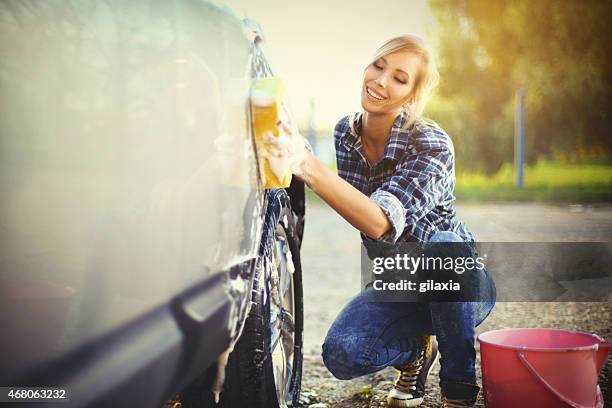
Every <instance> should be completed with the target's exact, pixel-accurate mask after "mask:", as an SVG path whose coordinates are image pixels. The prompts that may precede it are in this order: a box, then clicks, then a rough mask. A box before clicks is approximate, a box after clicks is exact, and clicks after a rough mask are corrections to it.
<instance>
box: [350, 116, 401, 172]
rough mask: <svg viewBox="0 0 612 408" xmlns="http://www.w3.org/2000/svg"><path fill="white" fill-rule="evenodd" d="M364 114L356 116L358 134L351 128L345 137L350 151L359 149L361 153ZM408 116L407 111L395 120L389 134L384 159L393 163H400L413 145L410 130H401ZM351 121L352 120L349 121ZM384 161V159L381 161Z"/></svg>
mask: <svg viewBox="0 0 612 408" xmlns="http://www.w3.org/2000/svg"><path fill="white" fill-rule="evenodd" d="M362 118H363V113H362V112H359V113H357V114H356V115H355V117H354V119H355V122H354V128H355V132H356V134H355V133H354V132H353V131H352V129H351V127H350V126H349V127H348V130H347V131H346V133H345V135H344V146H345V147H346V148H347V149H349V150H353V149H358V150H359V151H361V149H362V145H361V128H362V122H361V121H362ZM407 119H408V115H407V113H406V111H404V110H402V111H401V112H400V114H399V115H397V117H396V118H395V121H394V122H393V126H391V131H390V132H389V139H388V140H387V144H386V145H385V152H384V154H383V159H385V158H386V159H389V160H392V161H398V160H399V159H400V158H401V157H402V155H403V154H404V153H405V152H406V150H407V149H408V145H409V144H410V143H411V138H412V137H411V135H410V132H409V131H408V130H401V128H402V126H403V125H404V124H405V123H406V120H407ZM349 120H350V119H349ZM381 160H382V159H381Z"/></svg>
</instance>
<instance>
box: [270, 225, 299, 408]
mask: <svg viewBox="0 0 612 408" xmlns="http://www.w3.org/2000/svg"><path fill="white" fill-rule="evenodd" d="M275 235H276V239H275V242H274V247H273V250H272V268H271V273H272V276H271V280H270V281H271V290H270V293H271V295H270V328H271V342H270V344H271V355H272V369H273V372H274V383H275V386H276V395H277V397H278V402H279V404H280V405H281V407H286V406H287V402H290V401H291V395H290V390H291V380H292V377H293V357H294V355H293V354H294V344H295V326H294V316H295V299H294V291H293V259H292V254H291V250H290V249H289V242H288V241H287V236H286V234H285V231H284V229H283V228H282V227H281V226H280V225H278V226H277V227H276V234H275Z"/></svg>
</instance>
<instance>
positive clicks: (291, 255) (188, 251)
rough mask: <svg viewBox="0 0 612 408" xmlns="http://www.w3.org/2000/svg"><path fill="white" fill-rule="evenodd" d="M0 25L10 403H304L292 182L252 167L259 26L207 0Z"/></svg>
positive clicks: (83, 9) (113, 4) (0, 198)
mask: <svg viewBox="0 0 612 408" xmlns="http://www.w3.org/2000/svg"><path fill="white" fill-rule="evenodd" d="M0 17H1V18H0V53H1V54H2V58H0V89H1V102H0V104H1V105H0V106H1V108H0V109H1V113H2V115H1V117H0V169H1V171H0V187H1V191H2V193H1V195H0V242H1V246H0V248H1V249H0V251H1V252H0V327H1V328H2V333H3V334H2V336H0V353H1V356H0V386H3V387H9V388H6V389H7V390H9V391H7V392H10V390H12V391H13V393H12V394H11V395H12V397H10V398H9V397H8V396H2V398H9V400H10V401H14V400H20V401H25V400H26V399H27V400H28V401H34V402H40V401H41V399H40V398H54V399H64V400H67V401H68V406H75V407H109V406H112V407H161V406H163V405H164V404H166V402H167V401H168V400H171V401H174V403H175V404H178V403H180V404H181V405H182V406H183V407H206V406H223V407H261V408H271V407H287V406H297V405H298V399H299V393H300V380H301V367H302V343H303V340H302V337H303V309H302V269H301V262H300V246H301V242H302V237H303V231H304V222H305V194H304V183H303V182H302V181H300V180H299V179H296V178H293V180H292V181H291V185H290V186H288V187H286V188H274V189H265V188H264V185H263V182H262V179H261V176H260V163H259V160H258V158H257V151H256V144H255V142H254V136H253V128H252V120H253V118H252V109H251V105H250V103H249V101H250V99H249V98H250V95H251V89H252V84H253V82H254V81H256V80H257V79H258V78H265V77H271V76H273V72H272V69H271V68H270V65H269V63H268V62H267V59H266V56H265V52H264V46H263V38H262V34H261V29H260V28H259V26H258V25H257V24H256V23H254V22H253V21H251V20H248V19H240V18H238V17H236V16H235V15H234V14H233V13H232V12H231V10H229V9H227V8H225V7H223V6H220V5H218V4H216V3H211V2H207V1H199V0H198V1H189V0H176V1H171V2H169V1H165V0H149V1H144V0H136V1H129V2H128V1H95V0H84V1H45V2H39V1H28V0H18V1H11V2H1V3H0ZM28 387H38V388H39V391H40V388H41V387H43V389H42V390H43V391H44V390H45V389H46V390H51V391H54V393H53V395H52V396H49V395H51V394H49V395H47V396H46V397H43V396H41V395H44V393H43V394H41V393H40V392H39V393H38V394H35V393H34V392H33V391H34V390H33V389H31V388H28ZM20 390H22V391H23V390H25V391H26V392H25V393H24V392H20V393H19V391H20ZM15 391H17V393H16V392H15ZM57 391H59V393H58V392H57ZM11 398H12V399H11ZM216 400H217V401H216Z"/></svg>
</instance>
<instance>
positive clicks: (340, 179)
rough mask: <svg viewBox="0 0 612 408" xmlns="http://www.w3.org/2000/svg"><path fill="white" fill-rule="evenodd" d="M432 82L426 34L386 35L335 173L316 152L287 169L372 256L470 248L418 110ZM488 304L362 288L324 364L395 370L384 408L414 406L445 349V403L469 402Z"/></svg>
mask: <svg viewBox="0 0 612 408" xmlns="http://www.w3.org/2000/svg"><path fill="white" fill-rule="evenodd" d="M437 82H438V72H437V69H436V66H435V64H434V61H433V59H432V55H431V53H430V52H429V51H428V50H427V48H426V47H425V45H424V44H423V41H422V40H421V39H419V38H418V37H415V36H411V35H407V36H401V37H397V38H393V39H391V40H389V41H387V42H386V43H385V44H383V45H382V46H381V47H380V48H379V49H378V51H377V52H376V53H375V56H374V58H373V59H372V62H371V63H370V64H369V65H368V66H367V67H366V69H365V71H364V76H363V84H362V91H361V105H362V107H363V112H362V113H359V114H357V115H352V116H347V117H344V118H343V119H341V120H340V121H339V122H338V124H337V125H336V127H335V130H334V139H335V148H336V157H337V163H338V174H337V175H336V174H335V173H334V172H332V171H331V170H329V169H328V168H327V167H326V166H325V165H324V164H323V163H322V162H320V161H318V160H317V159H316V158H315V157H314V156H313V155H312V154H311V153H305V154H303V155H301V154H296V157H299V158H300V159H299V160H298V163H297V166H295V167H294V173H295V174H297V175H298V176H299V177H300V178H301V179H303V180H304V181H305V183H306V184H307V185H308V186H309V187H310V188H311V189H312V190H313V191H314V192H315V193H316V194H318V195H319V196H320V197H321V198H322V199H323V200H324V201H325V202H327V204H329V205H330V206H331V207H332V208H333V209H334V210H335V211H336V212H338V213H339V214H340V215H341V216H342V217H344V218H345V219H346V220H347V221H348V222H349V223H351V224H352V225H353V226H354V227H355V228H357V229H358V230H359V231H361V237H362V240H363V243H364V245H365V246H366V247H367V248H368V251H369V253H370V250H372V251H377V250H378V249H380V248H381V247H389V246H390V245H391V246H393V245H395V244H397V243H400V242H419V243H427V244H431V243H436V242H459V243H461V242H463V243H466V244H467V245H469V248H470V249H471V250H473V248H474V237H473V236H472V234H471V233H470V232H469V230H468V229H467V228H466V226H465V224H464V223H463V222H458V221H457V220H456V219H455V210H454V208H453V205H452V202H453V200H454V196H453V188H454V184H455V178H454V149H453V144H452V141H451V139H450V138H449V137H448V135H447V134H446V133H445V132H444V131H443V130H442V129H441V128H439V127H438V126H437V125H436V124H435V123H434V122H431V121H428V120H425V119H423V118H422V117H421V112H422V111H423V108H424V105H425V102H426V98H427V96H428V95H429V93H430V92H431V91H432V90H433V88H434V87H435V86H436V85H437ZM278 125H279V126H280V127H281V129H282V130H283V131H284V132H285V133H286V134H288V135H289V137H290V138H291V139H292V140H293V141H294V144H295V149H296V150H298V151H299V150H303V149H302V147H301V146H303V138H302V137H301V136H300V135H299V133H298V131H297V129H296V128H295V126H294V125H293V124H292V123H291V121H290V119H289V117H287V119H285V120H284V122H281V121H279V123H278ZM474 255H475V253H474ZM483 271H484V270H483ZM482 279H483V280H484V281H486V286H487V288H489V289H488V290H489V296H488V299H494V286H493V284H492V282H491V281H490V279H489V277H488V274H487V273H486V271H484V273H483V274H482ZM493 304H494V300H490V301H487V302H427V303H415V302H404V303H397V302H371V301H368V300H366V299H365V297H364V293H360V294H358V295H357V296H355V297H354V298H353V299H352V300H351V301H350V302H349V303H348V304H347V305H346V306H345V307H344V308H343V310H342V311H341V312H340V314H339V315H338V316H337V318H336V320H335V321H334V323H333V324H332V326H331V328H330V329H329V332H328V333H327V336H326V338H325V342H324V344H323V361H324V363H325V365H326V366H327V368H328V369H329V370H330V371H331V372H332V374H334V376H335V377H337V378H339V379H351V378H355V377H358V376H362V375H365V374H370V373H373V372H376V371H379V370H382V369H383V368H385V367H388V366H394V367H395V368H397V369H398V370H399V371H400V372H399V375H398V378H397V380H396V381H395V385H394V387H393V389H392V390H391V392H390V393H389V396H388V405H389V406H391V407H412V406H417V405H419V404H420V403H422V402H423V399H424V396H425V382H426V379H427V376H428V374H429V372H430V371H431V368H432V367H433V365H434V363H435V361H436V358H437V357H438V354H441V357H442V358H441V368H440V387H441V392H442V401H443V402H444V406H448V407H464V406H465V407H469V406H473V405H474V404H475V402H476V400H477V399H478V394H479V391H480V388H479V387H478V385H477V384H476V370H475V360H476V352H475V349H474V336H475V327H476V326H477V325H478V324H480V323H481V322H482V321H483V320H484V319H485V318H486V316H487V315H488V314H489V313H490V311H491V309H492V308H493ZM434 335H435V338H434ZM438 350H439V353H438Z"/></svg>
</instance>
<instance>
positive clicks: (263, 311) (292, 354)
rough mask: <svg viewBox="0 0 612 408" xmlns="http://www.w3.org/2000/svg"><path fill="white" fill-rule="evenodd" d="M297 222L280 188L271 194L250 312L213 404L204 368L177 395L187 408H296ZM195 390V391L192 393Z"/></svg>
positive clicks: (299, 338) (299, 320)
mask: <svg viewBox="0 0 612 408" xmlns="http://www.w3.org/2000/svg"><path fill="white" fill-rule="evenodd" d="M297 222H298V218H297V216H296V215H295V213H294V212H293V211H292V210H291V204H290V202H289V196H288V195H287V194H286V192H285V191H284V190H281V189H279V190H271V191H270V195H269V198H268V211H267V214H266V218H265V222H264V231H263V235H262V243H261V251H260V253H261V256H260V258H259V259H258V261H257V266H256V268H255V271H254V274H255V276H254V281H253V289H252V292H251V309H250V312H249V315H248V317H247V319H246V322H245V325H244V328H243V331H242V334H241V335H240V338H239V340H238V342H237V343H236V345H235V347H234V350H233V351H232V353H231V354H230V356H229V360H228V365H227V367H226V379H225V383H224V385H223V391H222V393H221V395H220V400H219V403H218V405H215V402H214V398H213V395H212V392H211V391H210V385H211V384H212V380H214V379H211V378H210V377H211V376H213V375H214V373H215V372H216V369H213V368H214V367H212V368H209V370H208V371H207V373H206V375H205V376H204V377H205V379H204V380H203V381H202V380H201V381H199V382H198V381H196V382H195V383H194V384H192V385H191V386H190V387H189V388H188V389H187V390H186V391H185V392H183V394H182V405H183V406H184V407H188V408H195V407H208V406H219V407H224V408H237V407H240V408H245V407H253V408H276V407H280V408H285V407H292V406H293V407H297V406H298V400H299V394H300V383H301V375H302V343H303V305H302V269H301V263H300V252H299V251H300V250H299V248H300V240H299V237H298V233H297ZM194 387H195V389H194Z"/></svg>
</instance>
